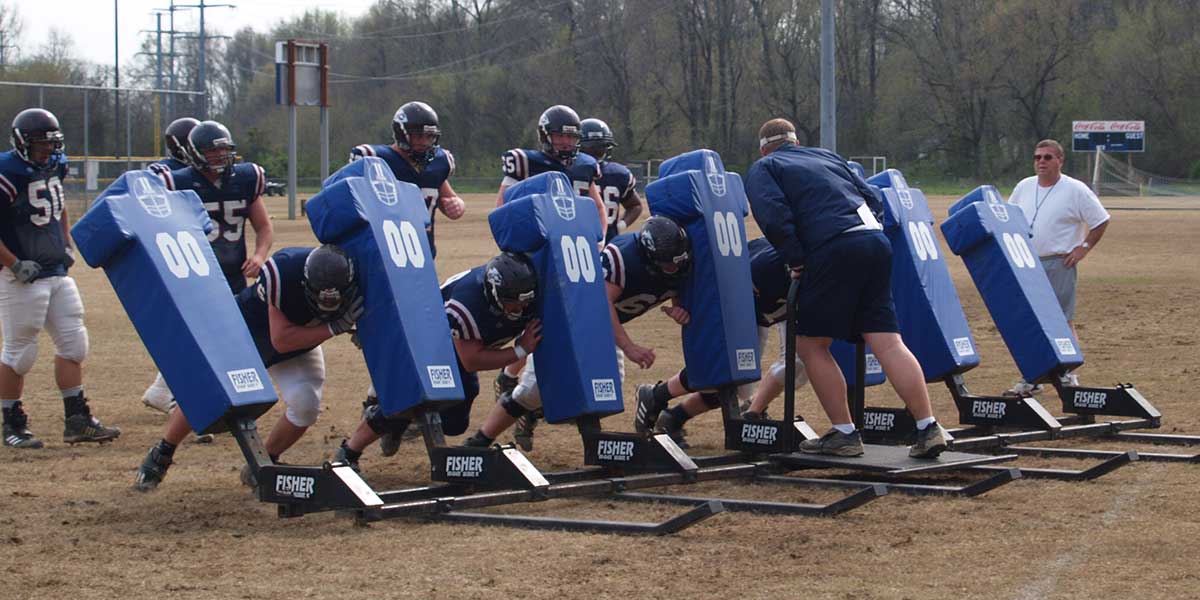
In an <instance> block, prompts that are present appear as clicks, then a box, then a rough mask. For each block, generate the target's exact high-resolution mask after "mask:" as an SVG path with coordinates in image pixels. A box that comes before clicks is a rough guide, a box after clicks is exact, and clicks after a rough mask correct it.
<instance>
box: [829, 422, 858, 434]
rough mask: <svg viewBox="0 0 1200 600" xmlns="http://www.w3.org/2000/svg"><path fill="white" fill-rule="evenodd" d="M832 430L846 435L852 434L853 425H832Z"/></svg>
mask: <svg viewBox="0 0 1200 600" xmlns="http://www.w3.org/2000/svg"><path fill="white" fill-rule="evenodd" d="M833 428H834V429H836V430H838V431H839V432H841V433H844V434H846V435H850V434H852V433H854V423H841V424H838V425H834V426H833Z"/></svg>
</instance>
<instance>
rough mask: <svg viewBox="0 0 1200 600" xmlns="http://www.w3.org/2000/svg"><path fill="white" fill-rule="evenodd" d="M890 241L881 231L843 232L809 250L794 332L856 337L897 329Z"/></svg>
mask: <svg viewBox="0 0 1200 600" xmlns="http://www.w3.org/2000/svg"><path fill="white" fill-rule="evenodd" d="M899 331H900V329H899V326H898V325H897V324H896V307H895V305H894V304H893V303H892V245H891V243H890V242H888V239H887V237H885V236H884V235H883V232H881V231H856V232H852V233H843V234H841V235H839V236H837V237H835V238H833V239H832V240H829V241H828V242H826V243H825V244H824V245H822V246H821V247H820V248H817V249H816V250H815V251H814V252H812V253H811V254H809V255H808V256H807V257H806V259H805V261H804V274H803V276H802V277H801V279H800V290H799V294H798V298H797V300H796V333H797V334H799V335H803V336H808V337H828V338H835V339H842V340H856V339H858V337H859V336H860V335H861V334H863V333H882V332H899Z"/></svg>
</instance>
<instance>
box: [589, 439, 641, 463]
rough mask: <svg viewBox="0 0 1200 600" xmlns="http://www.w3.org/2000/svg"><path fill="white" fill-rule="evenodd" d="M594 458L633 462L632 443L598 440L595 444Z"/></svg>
mask: <svg viewBox="0 0 1200 600" xmlns="http://www.w3.org/2000/svg"><path fill="white" fill-rule="evenodd" d="M596 458H598V459H600V460H612V461H618V462H629V461H631V460H633V442H631V441H628V440H600V441H598V442H597V443H596Z"/></svg>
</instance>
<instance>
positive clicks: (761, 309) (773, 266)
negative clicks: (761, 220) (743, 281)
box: [746, 238, 792, 327]
mask: <svg viewBox="0 0 1200 600" xmlns="http://www.w3.org/2000/svg"><path fill="white" fill-rule="evenodd" d="M746 247H747V248H748V249H749V251H750V279H751V281H753V282H754V315H755V317H756V318H757V319H758V325H759V326H760V327H770V326H771V325H774V324H776V323H779V322H780V321H783V318H784V316H785V315H786V314H787V294H788V288H789V287H790V286H791V284H792V276H791V273H789V272H788V267H787V265H786V264H784V262H783V257H782V256H780V255H779V253H778V252H776V251H775V247H774V246H772V245H771V243H770V242H768V241H767V238H758V239H755V240H750V243H749V244H747V245H746Z"/></svg>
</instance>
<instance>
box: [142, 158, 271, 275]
mask: <svg viewBox="0 0 1200 600" xmlns="http://www.w3.org/2000/svg"><path fill="white" fill-rule="evenodd" d="M160 177H162V180H163V182H164V183H166V185H167V189H170V190H192V191H194V192H196V195H198V196H200V201H201V202H203V203H204V208H205V210H207V211H208V216H209V218H210V219H212V221H213V229H212V231H210V232H209V233H208V242H209V243H210V244H212V249H213V253H214V254H216V255H217V262H218V263H220V265H221V271H222V272H224V273H225V279H226V280H228V281H229V287H230V288H231V289H232V290H233V293H235V294H236V293H238V292H240V291H242V290H243V289H245V288H246V278H245V277H244V276H242V263H244V262H246V216H247V215H248V214H249V213H250V205H251V204H254V203H255V202H258V200H259V198H260V197H261V196H262V193H263V189H264V188H265V186H266V183H267V176H266V174H265V173H263V169H262V167H260V166H258V165H256V164H254V163H246V162H243V163H237V164H235V165H233V168H232V172H230V173H229V175H228V176H227V177H223V178H221V179H218V180H217V184H213V183H212V182H210V181H209V180H208V178H206V177H205V176H204V175H203V174H201V173H200V171H198V170H197V169H195V168H194V167H187V168H184V169H178V170H175V171H168V172H165V173H163V174H161V175H160ZM218 184H219V185H218Z"/></svg>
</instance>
